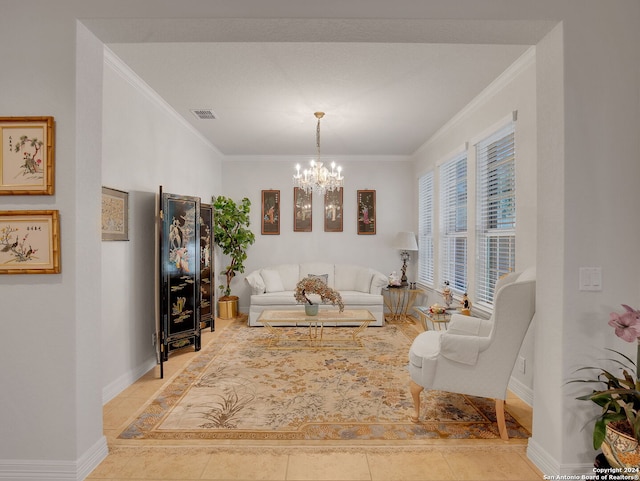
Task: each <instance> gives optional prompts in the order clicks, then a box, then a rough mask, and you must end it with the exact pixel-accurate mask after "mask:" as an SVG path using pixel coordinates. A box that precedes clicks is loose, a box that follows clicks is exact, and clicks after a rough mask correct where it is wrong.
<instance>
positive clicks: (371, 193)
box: [358, 190, 376, 235]
mask: <svg viewBox="0 0 640 481" xmlns="http://www.w3.org/2000/svg"><path fill="white" fill-rule="evenodd" d="M375 233H376V191H375V190H359V191H358V234H361V235H373V234H375Z"/></svg>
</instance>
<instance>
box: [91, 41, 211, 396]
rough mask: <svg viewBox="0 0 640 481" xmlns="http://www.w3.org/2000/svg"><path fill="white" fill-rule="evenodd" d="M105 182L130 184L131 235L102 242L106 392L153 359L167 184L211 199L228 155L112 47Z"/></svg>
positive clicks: (134, 375) (107, 90) (128, 381)
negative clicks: (159, 217) (160, 216)
mask: <svg viewBox="0 0 640 481" xmlns="http://www.w3.org/2000/svg"><path fill="white" fill-rule="evenodd" d="M103 98H104V102H103V137H102V139H103V150H102V184H103V185H105V186H107V187H111V188H115V189H118V190H124V191H127V192H129V214H130V217H129V229H130V230H129V238H130V240H129V242H102V299H103V300H104V302H103V309H102V316H101V318H102V366H103V369H102V372H103V379H102V382H103V399H104V401H105V402H106V401H108V400H109V399H111V398H112V397H114V396H115V395H117V394H118V393H119V392H120V391H122V390H123V389H124V388H126V387H127V386H129V385H130V384H131V383H132V382H133V381H135V380H136V379H137V378H138V377H140V376H141V375H142V374H144V373H146V372H147V371H148V370H149V369H151V368H152V367H154V366H155V364H156V356H155V350H154V348H153V346H152V344H151V335H152V333H155V332H156V305H157V300H156V292H157V291H156V285H155V282H154V275H155V272H156V265H157V253H156V238H155V233H156V227H155V226H156V224H155V222H156V213H157V193H158V187H159V186H160V185H162V189H163V192H169V193H172V194H179V195H189V196H195V197H200V198H201V199H202V202H205V203H207V202H209V201H210V199H211V195H212V194H213V193H214V192H215V191H216V190H218V189H219V186H220V179H221V172H220V170H221V158H222V155H221V154H220V153H219V152H218V151H217V149H215V148H214V147H213V146H212V145H211V144H210V143H209V142H208V141H206V140H205V139H204V138H203V137H202V136H201V135H200V134H198V133H196V132H195V131H194V130H193V129H192V128H191V126H189V125H188V124H187V123H186V121H184V119H182V118H180V117H179V116H178V115H177V114H176V113H175V112H174V111H173V110H172V109H171V108H170V107H168V106H167V105H166V103H165V102H164V101H163V100H162V99H160V98H159V97H158V96H157V94H156V93H155V92H153V91H152V90H150V89H149V87H148V86H147V85H146V84H144V82H142V80H140V79H139V78H138V77H137V76H136V75H135V74H134V73H133V72H132V71H131V70H130V69H129V68H128V67H127V66H126V65H125V64H123V63H122V61H120V59H118V58H117V56H115V55H114V54H113V53H112V52H110V51H109V50H107V51H106V58H105V69H104V89H103Z"/></svg>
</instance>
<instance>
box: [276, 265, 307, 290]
mask: <svg viewBox="0 0 640 481" xmlns="http://www.w3.org/2000/svg"><path fill="white" fill-rule="evenodd" d="M271 269H276V270H277V271H278V272H279V273H280V279H281V280H282V286H283V287H284V289H285V290H286V291H293V290H295V288H296V284H297V283H298V281H299V280H300V279H301V277H300V266H299V265H298V264H280V265H277V266H274V267H272V268H271Z"/></svg>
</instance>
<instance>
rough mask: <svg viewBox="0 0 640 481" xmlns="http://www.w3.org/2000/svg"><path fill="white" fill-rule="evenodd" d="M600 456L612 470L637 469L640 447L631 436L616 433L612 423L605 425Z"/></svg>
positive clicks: (639, 464)
mask: <svg viewBox="0 0 640 481" xmlns="http://www.w3.org/2000/svg"><path fill="white" fill-rule="evenodd" d="M601 449H602V454H604V457H605V458H607V461H608V462H609V465H611V467H612V468H619V469H624V468H639V467H640V446H638V441H636V440H635V439H634V438H633V436H629V435H628V434H625V433H623V432H620V431H618V430H617V429H616V428H615V426H612V423H609V424H607V426H606V431H605V437H604V442H603V443H602V446H601Z"/></svg>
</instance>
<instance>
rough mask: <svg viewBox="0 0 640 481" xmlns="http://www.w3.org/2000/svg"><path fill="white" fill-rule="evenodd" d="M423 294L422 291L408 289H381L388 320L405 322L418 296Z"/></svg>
mask: <svg viewBox="0 0 640 481" xmlns="http://www.w3.org/2000/svg"><path fill="white" fill-rule="evenodd" d="M422 294H424V291H423V290H422V289H418V288H414V289H410V288H409V287H383V288H382V295H383V297H384V304H385V306H386V307H387V309H388V310H389V318H390V320H392V321H406V320H407V319H408V317H409V315H408V313H409V312H411V309H412V307H413V304H414V303H415V302H416V298H417V297H418V296H419V295H422Z"/></svg>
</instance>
